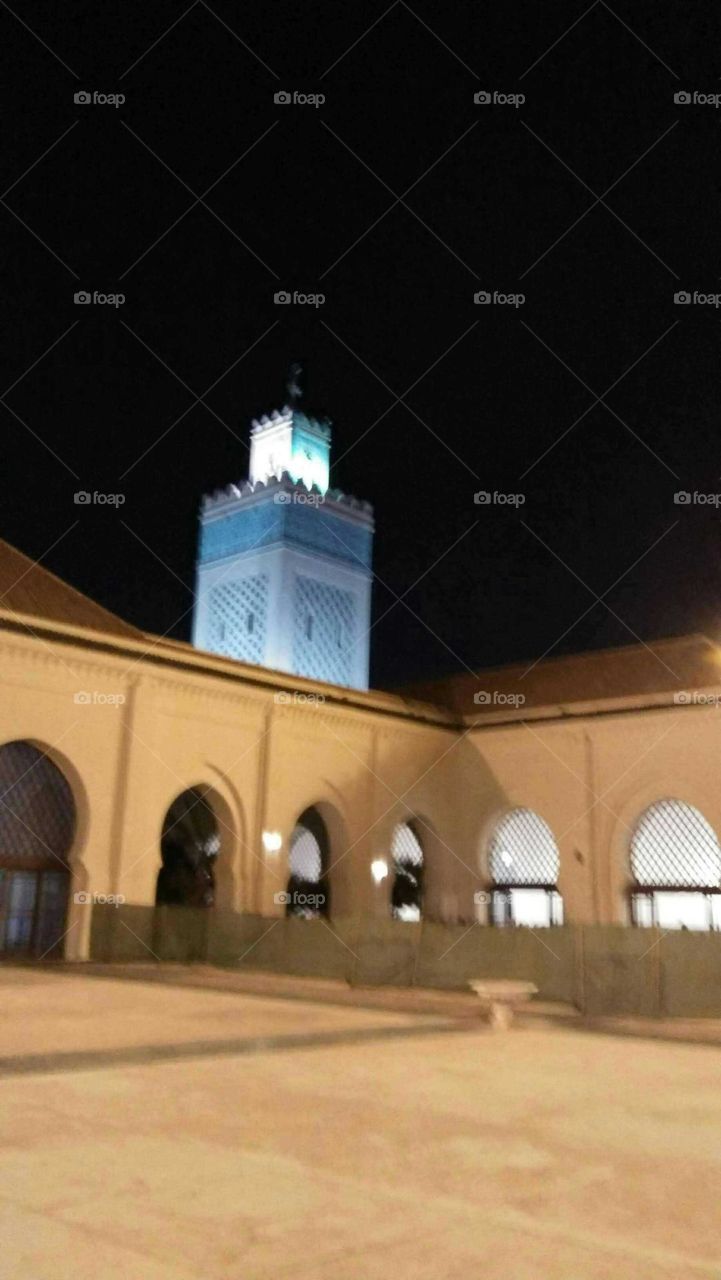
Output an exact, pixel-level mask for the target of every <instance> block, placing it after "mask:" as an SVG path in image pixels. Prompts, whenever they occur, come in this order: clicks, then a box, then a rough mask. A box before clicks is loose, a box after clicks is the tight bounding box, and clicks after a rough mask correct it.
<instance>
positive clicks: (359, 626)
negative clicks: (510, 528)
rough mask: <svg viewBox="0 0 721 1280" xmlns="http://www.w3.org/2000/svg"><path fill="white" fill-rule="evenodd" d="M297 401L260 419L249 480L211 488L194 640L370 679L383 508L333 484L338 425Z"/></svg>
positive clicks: (297, 376)
mask: <svg viewBox="0 0 721 1280" xmlns="http://www.w3.org/2000/svg"><path fill="white" fill-rule="evenodd" d="M286 391H287V401H286V404H285V405H284V407H283V408H282V409H281V410H280V412H279V411H278V410H276V409H274V410H273V412H272V413H271V415H270V417H266V416H265V415H264V416H263V417H262V418H261V419H260V421H259V422H256V421H254V422H253V424H252V427H251V445H250V471H249V477H248V480H247V481H243V482H240V483H239V484H237V485H235V484H232V485H230V486H229V487H228V488H227V489H225V490H223V491H221V492H220V493H215V494H213V495H212V496H211V497H206V498H204V499H203V504H202V508H201V513H200V545H199V552H198V561H197V589H196V603H195V612H194V620H193V644H194V645H196V647H197V648H199V649H206V650H209V651H210V652H211V653H222V654H225V655H226V656H228V657H230V658H238V659H240V660H241V661H243V662H254V663H258V664H259V665H261V666H264V667H273V668H275V669H276V670H279V671H288V672H291V673H293V674H294V675H301V676H310V677H311V678H313V679H316V680H328V681H330V682H331V683H333V684H340V685H347V686H350V687H352V688H356V689H367V688H368V655H369V632H370V596H371V576H372V575H371V555H372V548H373V511H372V508H371V506H370V505H369V503H367V502H359V501H357V500H356V499H355V498H349V497H347V496H346V495H345V494H343V493H340V492H339V491H338V490H337V489H331V488H329V472H330V445H331V425H330V423H329V422H328V421H327V420H326V419H319V418H316V417H314V416H313V415H311V414H309V413H306V412H303V411H302V410H301V408H300V401H301V399H302V396H303V389H302V366H301V365H299V364H294V365H291V370H290V376H289V379H288V383H287V387H286Z"/></svg>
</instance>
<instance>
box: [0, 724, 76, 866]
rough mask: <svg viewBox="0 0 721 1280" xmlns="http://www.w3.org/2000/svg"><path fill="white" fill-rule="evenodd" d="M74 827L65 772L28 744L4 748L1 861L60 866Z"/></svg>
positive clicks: (1, 761) (0, 774)
mask: <svg viewBox="0 0 721 1280" xmlns="http://www.w3.org/2000/svg"><path fill="white" fill-rule="evenodd" d="M74 831H75V803H74V801H73V794H72V791H71V790H70V786H69V785H68V783H67V782H66V780H65V778H64V777H63V775H62V773H61V772H60V770H59V769H58V768H56V766H55V765H54V764H53V763H52V761H51V760H49V759H48V757H47V756H46V755H44V754H43V752H42V751H39V750H38V748H37V747H34V746H33V745H32V744H31V743H30V742H8V743H6V745H5V746H3V747H0V861H1V862H2V863H3V864H4V865H5V866H11V865H13V864H17V865H28V866H30V865H32V866H35V867H42V866H46V867H54V868H56V869H57V870H60V869H61V867H62V865H63V862H64V860H65V859H66V857H67V854H68V853H69V850H70V846H71V843H72V839H73V833H74Z"/></svg>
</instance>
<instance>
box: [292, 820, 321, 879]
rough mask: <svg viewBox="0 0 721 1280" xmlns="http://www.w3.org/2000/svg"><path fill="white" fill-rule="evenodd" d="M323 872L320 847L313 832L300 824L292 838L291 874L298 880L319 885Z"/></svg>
mask: <svg viewBox="0 0 721 1280" xmlns="http://www.w3.org/2000/svg"><path fill="white" fill-rule="evenodd" d="M322 871H323V859H322V858H321V852H320V845H319V844H318V841H317V840H316V838H315V836H314V835H313V832H312V831H309V830H308V828H307V827H304V826H303V825H302V823H298V826H297V827H295V828H294V830H293V834H292V836H291V837H290V874H291V875H292V876H295V877H296V878H297V879H298V880H306V881H312V882H314V883H317V882H318V881H319V880H320V878H321V874H322Z"/></svg>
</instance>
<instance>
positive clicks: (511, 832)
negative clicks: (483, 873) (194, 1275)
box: [489, 809, 560, 885]
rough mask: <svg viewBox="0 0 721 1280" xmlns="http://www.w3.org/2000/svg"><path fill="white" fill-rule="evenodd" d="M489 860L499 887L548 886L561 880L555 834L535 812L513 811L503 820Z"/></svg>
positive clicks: (491, 845)
mask: <svg viewBox="0 0 721 1280" xmlns="http://www.w3.org/2000/svg"><path fill="white" fill-rule="evenodd" d="M489 860H490V868H491V876H492V878H493V880H494V882H495V883H496V884H513V885H523V884H528V885H534V884H535V885H544V884H555V883H556V881H557V879H558V870H559V866H560V858H559V854H558V846H557V845H556V841H555V840H554V838H553V832H552V831H551V828H550V827H549V825H548V823H547V822H544V821H543V818H540V817H539V816H538V814H537V813H534V812H533V810H532V809H512V810H511V812H510V813H507V814H506V815H505V817H504V818H502V819H501V821H500V822H499V823H498V825H497V827H496V829H495V831H494V833H493V836H492V839H491V843H490V846H489Z"/></svg>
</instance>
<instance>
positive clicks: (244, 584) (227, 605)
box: [208, 573, 268, 663]
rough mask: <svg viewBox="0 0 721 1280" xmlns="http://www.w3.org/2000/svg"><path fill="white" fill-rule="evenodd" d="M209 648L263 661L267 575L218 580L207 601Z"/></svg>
mask: <svg viewBox="0 0 721 1280" xmlns="http://www.w3.org/2000/svg"><path fill="white" fill-rule="evenodd" d="M208 606H209V625H208V641H209V648H210V649H211V650H212V651H213V653H224V654H225V655H226V656H227V657H229V658H239V659H240V660H241V661H243V662H257V663H262V662H263V659H264V657H265V640H266V633H267V630H268V575H267V574H265V573H258V574H255V575H252V576H249V577H247V578H236V579H235V580H233V581H231V582H219V583H218V584H217V586H215V587H213V588H212V589H211V592H210V597H209V600H208Z"/></svg>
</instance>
